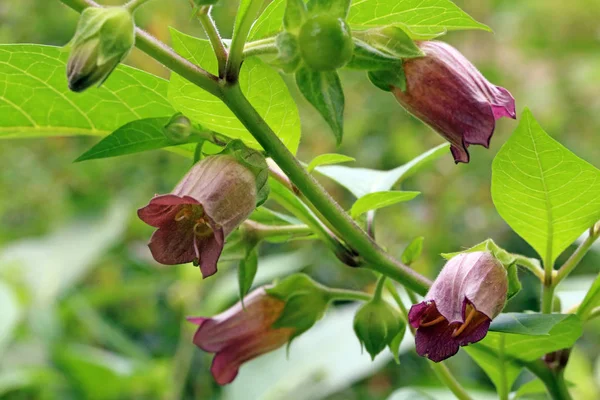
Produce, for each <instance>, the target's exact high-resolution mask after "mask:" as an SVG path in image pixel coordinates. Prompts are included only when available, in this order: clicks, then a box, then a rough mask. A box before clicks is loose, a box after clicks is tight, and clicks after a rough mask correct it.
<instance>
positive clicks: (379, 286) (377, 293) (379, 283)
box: [373, 275, 387, 300]
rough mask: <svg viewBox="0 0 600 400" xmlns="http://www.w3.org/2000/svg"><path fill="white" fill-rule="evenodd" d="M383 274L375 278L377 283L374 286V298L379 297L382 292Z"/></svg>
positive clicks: (384, 278)
mask: <svg viewBox="0 0 600 400" xmlns="http://www.w3.org/2000/svg"><path fill="white" fill-rule="evenodd" d="M386 278H387V277H386V276H385V275H381V276H380V277H379V279H377V285H376V286H375V292H374V293H373V298H374V299H378V300H379V299H381V295H382V294H383V285H385V280H386Z"/></svg>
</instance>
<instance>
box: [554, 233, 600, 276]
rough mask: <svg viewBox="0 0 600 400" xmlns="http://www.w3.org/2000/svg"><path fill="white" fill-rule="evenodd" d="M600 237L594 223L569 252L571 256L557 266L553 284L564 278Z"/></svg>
mask: <svg viewBox="0 0 600 400" xmlns="http://www.w3.org/2000/svg"><path fill="white" fill-rule="evenodd" d="M599 237H600V226H599V227H598V229H596V228H595V225H594V226H592V227H591V228H590V230H589V235H588V237H587V238H586V239H585V240H584V241H583V242H582V243H581V244H580V245H579V247H577V249H576V250H575V251H574V252H573V254H571V257H569V259H568V260H567V261H565V263H564V264H563V265H562V267H560V268H559V270H558V273H557V274H556V277H555V278H554V285H555V286H556V285H558V283H559V282H560V281H562V280H563V279H565V278H566V277H567V276H568V275H569V274H570V273H571V272H572V271H573V270H574V269H575V267H577V265H578V264H579V262H580V261H581V260H582V259H583V257H584V256H585V255H586V253H587V252H588V251H589V250H590V248H591V247H592V245H593V244H594V242H595V241H596V240H597V239H598V238H599Z"/></svg>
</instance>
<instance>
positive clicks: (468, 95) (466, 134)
mask: <svg viewBox="0 0 600 400" xmlns="http://www.w3.org/2000/svg"><path fill="white" fill-rule="evenodd" d="M418 46H419V48H420V49H421V50H422V51H423V53H424V54H425V56H424V57H420V58H410V59H407V60H406V61H405V62H404V73H405V75H406V90H404V91H403V90H401V89H400V88H397V87H394V88H393V89H392V91H393V93H394V95H395V96H396V99H397V100H398V102H400V104H402V106H403V107H404V108H405V109H406V110H407V111H408V112H410V113H411V114H413V115H414V116H416V117H417V118H419V119H421V120H422V121H423V122H425V123H426V124H428V125H430V126H431V127H432V128H433V129H434V130H435V131H437V132H438V133H439V134H440V135H442V136H443V137H444V138H445V139H446V140H448V141H449V142H450V144H451V147H450V150H451V151H452V155H453V156H454V161H455V162H457V163H458V162H464V163H468V162H469V152H468V150H467V148H468V147H469V145H472V144H479V145H482V146H484V147H486V148H488V147H489V144H490V140H491V138H492V135H493V133H494V128H495V126H496V120H497V119H499V118H501V117H510V118H516V113H515V100H514V99H513V97H512V96H511V94H510V93H509V92H508V91H507V90H506V89H504V88H502V87H500V86H495V85H493V84H491V83H490V82H489V81H488V80H487V79H485V78H484V77H483V75H481V73H480V72H479V71H478V70H477V68H475V66H474V65H473V64H471V62H470V61H469V60H467V59H466V58H465V57H464V56H463V55H462V54H461V53H460V52H459V51H458V50H456V49H455V48H454V47H452V46H450V45H449V44H446V43H443V42H438V41H424V42H420V43H418Z"/></svg>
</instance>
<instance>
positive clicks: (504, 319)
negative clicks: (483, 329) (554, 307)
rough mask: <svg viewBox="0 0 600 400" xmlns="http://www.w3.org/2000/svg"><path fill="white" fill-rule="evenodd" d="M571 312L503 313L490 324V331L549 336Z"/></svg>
mask: <svg viewBox="0 0 600 400" xmlns="http://www.w3.org/2000/svg"><path fill="white" fill-rule="evenodd" d="M570 315H571V314H533V313H503V314H500V315H498V316H497V317H496V318H494V320H493V321H492V324H491V325H490V332H504V333H516V334H520V335H528V336H548V335H549V334H550V331H551V330H552V328H554V326H556V325H557V324H559V323H561V322H562V321H563V320H565V319H566V318H568V317H569V316H570Z"/></svg>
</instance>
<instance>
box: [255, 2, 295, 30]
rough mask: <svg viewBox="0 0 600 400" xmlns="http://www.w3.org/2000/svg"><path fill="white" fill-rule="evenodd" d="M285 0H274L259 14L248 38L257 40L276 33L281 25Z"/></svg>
mask: <svg viewBox="0 0 600 400" xmlns="http://www.w3.org/2000/svg"><path fill="white" fill-rule="evenodd" d="M286 3H287V1H286V0H274V1H272V2H270V3H269V5H268V6H267V7H266V8H265V9H264V11H263V12H262V13H261V14H260V16H259V17H258V19H257V20H256V22H255V23H254V25H252V29H250V34H249V35H248V40H258V39H263V38H266V37H269V36H275V35H277V34H278V33H279V32H280V31H281V29H282V27H283V24H282V21H283V18H284V14H285V7H286Z"/></svg>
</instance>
